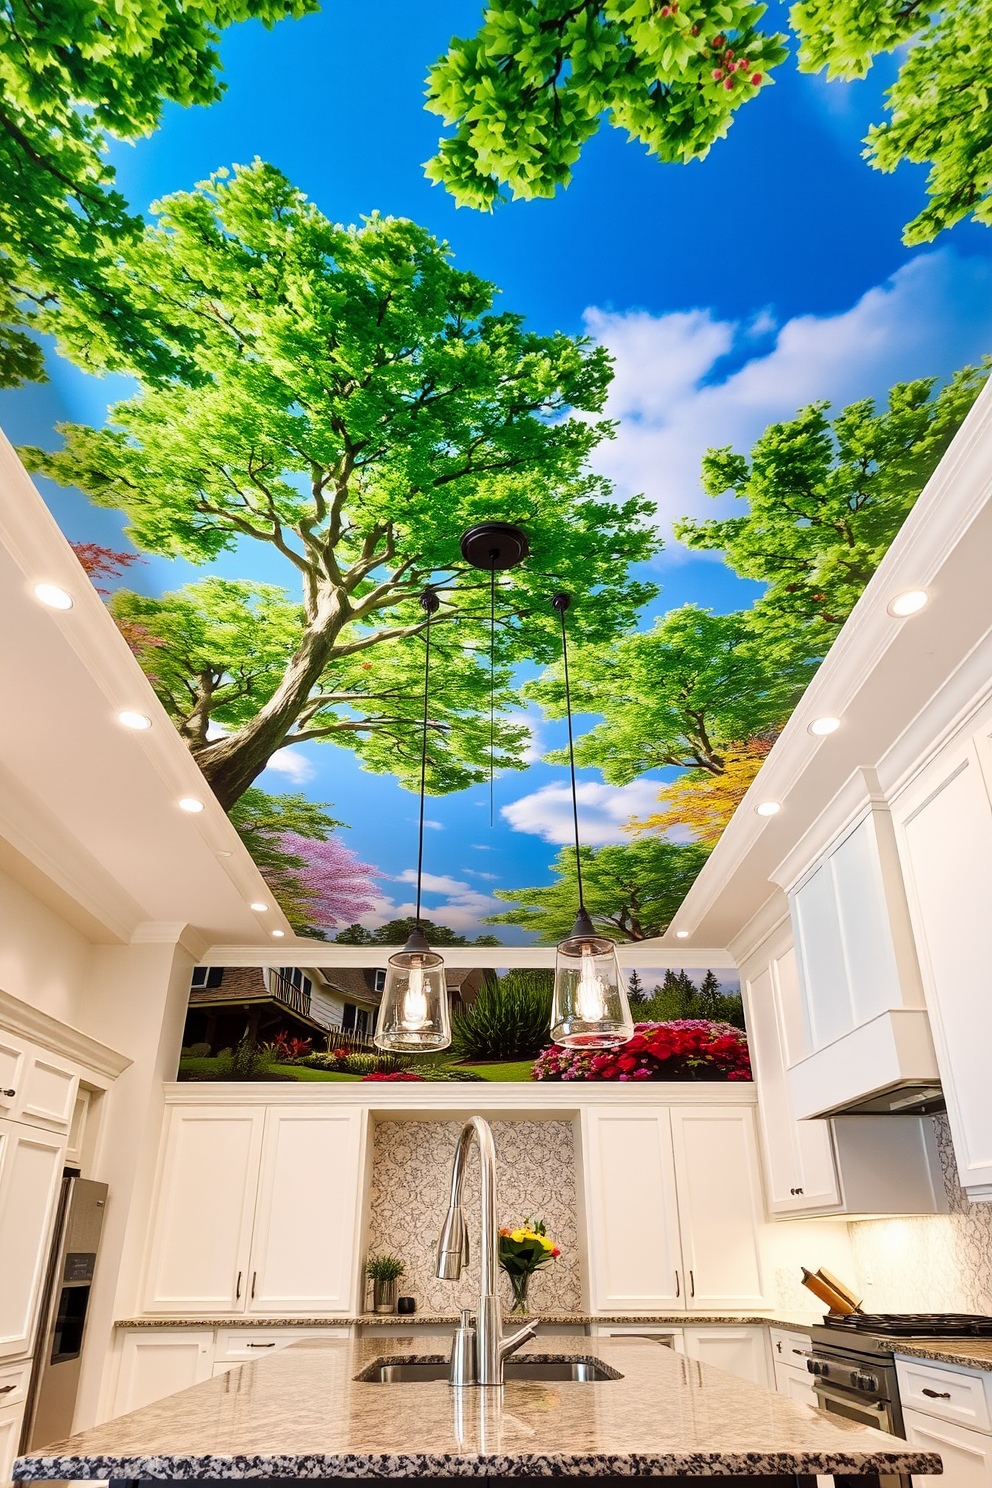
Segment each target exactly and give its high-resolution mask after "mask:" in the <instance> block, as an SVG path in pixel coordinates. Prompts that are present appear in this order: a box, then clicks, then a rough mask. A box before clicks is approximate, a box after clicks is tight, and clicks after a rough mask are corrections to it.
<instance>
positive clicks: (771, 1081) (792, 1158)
mask: <svg viewBox="0 0 992 1488" xmlns="http://www.w3.org/2000/svg"><path fill="white" fill-rule="evenodd" d="M762 959H764V958H762ZM744 990H745V996H746V998H747V1032H748V1045H749V1048H750V1050H751V1062H752V1065H753V1069H754V1077H755V1083H756V1085H757V1089H758V1118H759V1124H760V1131H761V1146H762V1155H763V1158H764V1165H765V1179H766V1185H767V1195H768V1209H769V1212H770V1213H771V1214H781V1215H788V1216H794V1215H798V1214H816V1213H818V1212H821V1211H824V1210H826V1211H830V1210H835V1209H837V1208H838V1207H839V1205H840V1187H839V1184H838V1180H837V1170H836V1166H835V1163H834V1152H833V1144H832V1142H831V1137H830V1124H829V1122H827V1121H799V1120H797V1119H796V1115H795V1111H794V1109H793V1105H792V1095H791V1091H790V1089H789V1080H788V1075H787V1063H788V1051H787V1048H786V1043H787V1039H788V1031H789V1021H790V1019H792V1020H793V1021H795V1019H796V1015H797V1012H798V1009H799V982H798V976H797V973H796V960H795V954H794V952H793V950H792V947H791V946H788V947H786V948H782V949H781V951H780V954H778V955H773V956H769V957H768V959H767V964H765V965H763V966H762V967H761V969H760V970H759V971H756V972H755V974H754V975H753V976H750V977H747V976H745V980H744Z"/></svg>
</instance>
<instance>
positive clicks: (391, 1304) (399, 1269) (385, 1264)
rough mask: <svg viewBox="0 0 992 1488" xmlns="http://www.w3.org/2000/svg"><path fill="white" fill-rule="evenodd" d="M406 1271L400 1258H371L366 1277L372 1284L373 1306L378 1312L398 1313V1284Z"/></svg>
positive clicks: (388, 1256) (383, 1256)
mask: <svg viewBox="0 0 992 1488" xmlns="http://www.w3.org/2000/svg"><path fill="white" fill-rule="evenodd" d="M405 1270H406V1267H405V1266H404V1265H403V1262H402V1261H401V1260H400V1258H399V1256H391V1255H370V1256H369V1258H368V1260H367V1261H366V1262H365V1275H366V1276H367V1277H368V1278H369V1280H370V1281H371V1283H372V1306H373V1308H374V1310H375V1311H376V1312H395V1311H396V1283H397V1282H398V1281H399V1279H400V1277H401V1276H402V1275H403V1273H404V1271H405Z"/></svg>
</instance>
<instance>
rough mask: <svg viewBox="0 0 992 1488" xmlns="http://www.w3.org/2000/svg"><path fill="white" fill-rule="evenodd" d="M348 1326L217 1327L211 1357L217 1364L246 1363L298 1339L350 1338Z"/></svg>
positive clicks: (286, 1346)
mask: <svg viewBox="0 0 992 1488" xmlns="http://www.w3.org/2000/svg"><path fill="white" fill-rule="evenodd" d="M350 1337H351V1329H350V1328H306V1329H303V1328H292V1329H291V1328H220V1329H218V1332H217V1348H216V1352H215V1354H214V1358H215V1360H216V1362H217V1363H218V1364H246V1363H247V1362H248V1361H249V1360H250V1359H264V1358H265V1356H266V1354H275V1353H278V1352H279V1350H280V1349H284V1348H288V1347H289V1345H290V1344H291V1343H297V1342H298V1341H299V1340H300V1339H301V1338H350Z"/></svg>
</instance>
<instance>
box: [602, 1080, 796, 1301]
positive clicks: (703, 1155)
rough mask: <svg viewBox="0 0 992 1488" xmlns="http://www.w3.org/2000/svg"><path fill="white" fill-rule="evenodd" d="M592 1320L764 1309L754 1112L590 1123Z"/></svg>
mask: <svg viewBox="0 0 992 1488" xmlns="http://www.w3.org/2000/svg"><path fill="white" fill-rule="evenodd" d="M582 1136H583V1168H584V1173H585V1185H586V1212H587V1214H588V1217H589V1278H590V1293H591V1301H592V1308H593V1310H594V1311H599V1312H633V1313H637V1312H659V1311H661V1312H673V1311H688V1312H691V1311H693V1310H696V1311H700V1312H712V1311H714V1310H716V1309H719V1308H730V1309H738V1308H749V1307H764V1306H767V1305H768V1299H767V1298H766V1297H765V1295H764V1283H763V1278H762V1269H761V1254H760V1227H761V1217H762V1204H761V1179H760V1174H759V1170H758V1162H757V1151H756V1147H755V1141H754V1122H753V1108H752V1107H751V1106H720V1107H708V1106H692V1107H684V1108H683V1107H672V1108H671V1109H669V1108H668V1107H665V1106H642V1107H632V1108H630V1109H629V1110H622V1111H621V1110H596V1109H588V1108H587V1109H586V1110H584V1111H583V1113H582Z"/></svg>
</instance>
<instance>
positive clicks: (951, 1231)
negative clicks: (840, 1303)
mask: <svg viewBox="0 0 992 1488" xmlns="http://www.w3.org/2000/svg"><path fill="white" fill-rule="evenodd" d="M933 1121H934V1126H935V1129H936V1134H937V1146H938V1149H939V1152H940V1162H941V1167H942V1168H943V1172H944V1187H945V1189H946V1192H947V1200H948V1205H949V1207H950V1213H949V1214H935V1215H932V1216H930V1217H928V1218H921V1219H868V1220H859V1221H857V1222H855V1223H854V1224H852V1225H851V1226H850V1231H851V1244H852V1249H853V1252H854V1261H855V1266H856V1268H857V1273H858V1285H859V1287H860V1289H861V1291H862V1293H863V1296H864V1307H865V1310H866V1311H870V1312H979V1313H985V1314H989V1313H992V1204H973V1203H972V1202H971V1201H970V1199H969V1198H968V1197H967V1195H966V1194H965V1193H964V1192H963V1191H962V1189H961V1187H960V1184H959V1183H958V1174H957V1167H956V1165H955V1162H954V1150H953V1148H952V1146H951V1134H950V1130H949V1128H948V1124H947V1117H946V1116H935V1117H934V1118H933Z"/></svg>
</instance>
